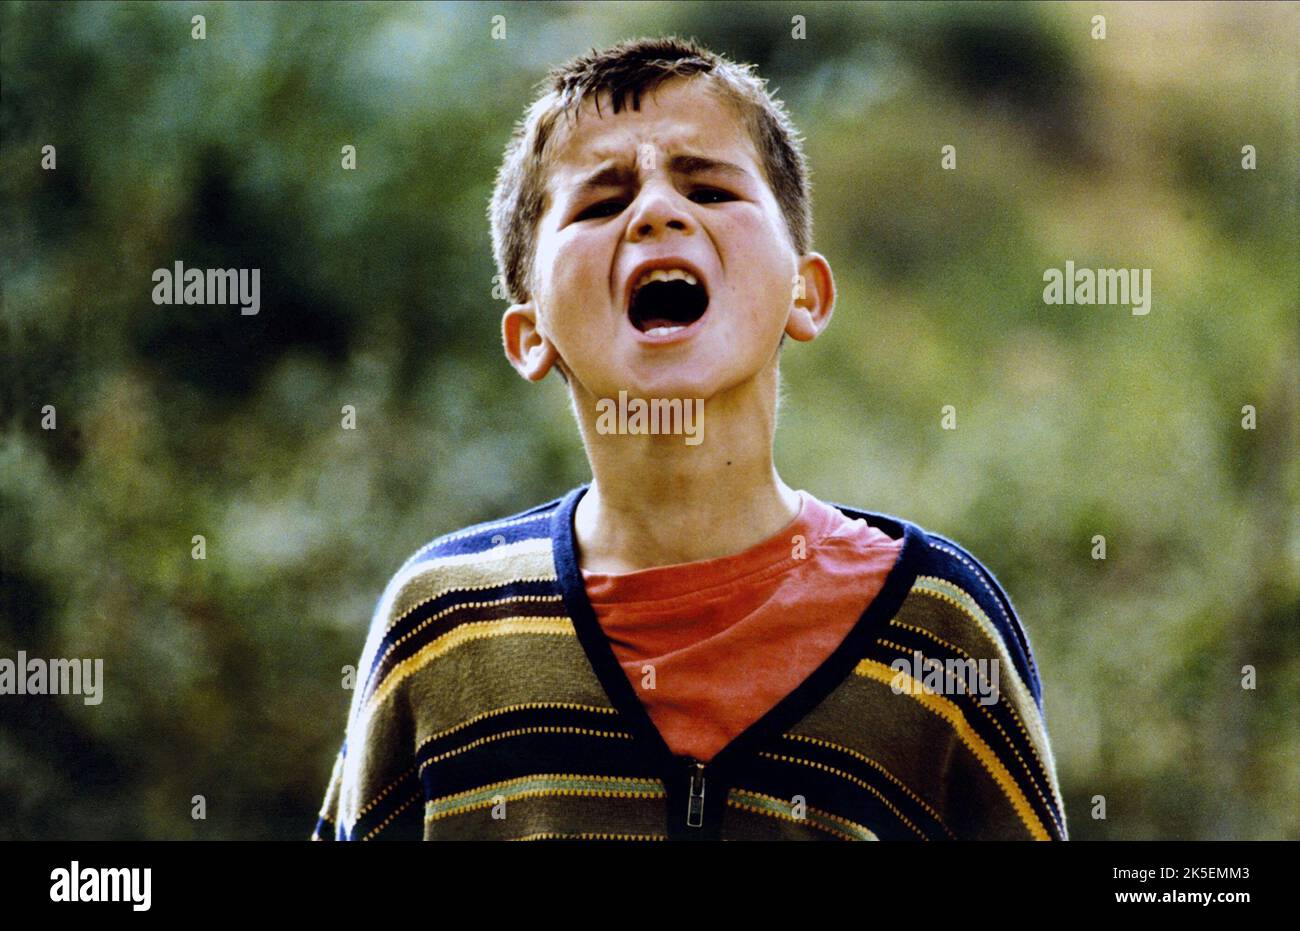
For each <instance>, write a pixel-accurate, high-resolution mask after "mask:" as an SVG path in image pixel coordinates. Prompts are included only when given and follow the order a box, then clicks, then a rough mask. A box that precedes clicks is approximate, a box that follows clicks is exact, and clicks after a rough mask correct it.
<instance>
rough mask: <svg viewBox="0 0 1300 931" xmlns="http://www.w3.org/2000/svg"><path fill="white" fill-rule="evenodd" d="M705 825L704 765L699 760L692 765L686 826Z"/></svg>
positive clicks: (696, 826)
mask: <svg viewBox="0 0 1300 931" xmlns="http://www.w3.org/2000/svg"><path fill="white" fill-rule="evenodd" d="M703 825H704V764H703V763H701V762H699V761H698V760H697V761H695V762H693V763H692V764H691V782H690V801H689V803H688V804H687V807H686V826H687V827H688V828H698V827H702V826H703Z"/></svg>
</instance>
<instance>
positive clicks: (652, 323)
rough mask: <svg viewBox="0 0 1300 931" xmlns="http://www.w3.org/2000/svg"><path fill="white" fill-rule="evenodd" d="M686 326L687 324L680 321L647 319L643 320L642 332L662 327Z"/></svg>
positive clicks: (658, 318) (659, 318)
mask: <svg viewBox="0 0 1300 931" xmlns="http://www.w3.org/2000/svg"><path fill="white" fill-rule="evenodd" d="M685 325H686V324H684V323H682V322H681V321H680V320H669V319H668V318H667V317H646V318H644V319H643V320H641V329H642V331H645V330H653V329H654V328H655V327H661V326H685Z"/></svg>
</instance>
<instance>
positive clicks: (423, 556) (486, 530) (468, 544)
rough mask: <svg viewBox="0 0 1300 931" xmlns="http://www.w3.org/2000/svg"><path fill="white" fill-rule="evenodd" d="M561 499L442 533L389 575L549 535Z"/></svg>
mask: <svg viewBox="0 0 1300 931" xmlns="http://www.w3.org/2000/svg"><path fill="white" fill-rule="evenodd" d="M563 501H564V499H563V498H555V499H553V500H551V501H547V502H545V503H544V504H539V505H536V506H535V507H531V508H528V509H527V510H525V511H519V512H518V513H516V514H511V515H509V516H508V517H501V518H497V519H495V520H488V521H483V522H481V523H477V524H471V525H470V526H468V527H462V528H461V529H459V530H456V531H453V532H451V533H446V534H443V535H442V536H440V537H437V538H435V539H433V540H431V541H430V542H428V543H426V544H424V546H422V547H420V548H419V549H418V550H416V551H415V552H414V553H412V554H411V555H410V556H409V557H407V559H406V561H405V562H403V563H402V566H401V568H400V569H398V571H397V572H396V573H395V574H394V576H393V579H394V580H396V579H397V578H400V577H401V576H402V574H403V573H405V572H407V571H408V570H410V569H411V568H412V567H414V566H419V565H421V564H424V563H430V562H436V561H438V560H440V559H446V558H447V557H457V556H459V557H469V556H473V555H475V554H478V553H483V552H486V551H488V550H491V549H494V548H496V547H499V546H509V545H513V544H516V543H519V542H521V541H525V540H536V539H539V538H542V537H545V538H548V539H549V537H550V523H551V519H552V518H553V517H554V516H555V511H556V509H557V508H558V507H559V506H560V504H561V503H562V502H563Z"/></svg>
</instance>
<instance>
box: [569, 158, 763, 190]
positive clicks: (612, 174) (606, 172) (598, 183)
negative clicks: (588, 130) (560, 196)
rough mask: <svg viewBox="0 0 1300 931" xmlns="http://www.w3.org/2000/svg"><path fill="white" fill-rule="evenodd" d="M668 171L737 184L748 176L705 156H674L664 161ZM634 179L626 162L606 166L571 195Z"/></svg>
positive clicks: (732, 165) (728, 163)
mask: <svg viewBox="0 0 1300 931" xmlns="http://www.w3.org/2000/svg"><path fill="white" fill-rule="evenodd" d="M668 170H669V171H670V172H672V173H673V174H677V175H700V174H708V173H714V174H721V175H727V176H729V177H732V178H735V179H736V180H737V181H739V180H742V179H744V178H748V177H749V172H748V171H746V170H745V169H744V168H741V167H740V166H739V165H735V164H732V163H731V162H724V161H722V160H720V159H716V158H709V157H708V156H706V155H674V156H673V157H672V158H670V159H669V160H668ZM636 178H637V171H636V169H634V168H633V167H632V166H631V165H629V164H627V163H626V162H619V163H618V164H615V165H606V166H605V167H603V168H598V169H597V170H596V171H594V172H593V173H592V174H590V175H588V176H587V177H585V178H583V179H582V180H581V181H579V182H578V183H577V184H576V185H574V187H573V194H574V196H575V197H581V196H582V195H583V194H587V193H589V192H591V191H593V190H595V189H597V188H605V187H623V186H625V185H628V184H631V183H632V182H634V181H636Z"/></svg>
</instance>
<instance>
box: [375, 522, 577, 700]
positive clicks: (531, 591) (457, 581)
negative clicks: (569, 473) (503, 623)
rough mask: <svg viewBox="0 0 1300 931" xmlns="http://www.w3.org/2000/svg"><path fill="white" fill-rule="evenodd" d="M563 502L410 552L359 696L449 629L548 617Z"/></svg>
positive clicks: (382, 601)
mask: <svg viewBox="0 0 1300 931" xmlns="http://www.w3.org/2000/svg"><path fill="white" fill-rule="evenodd" d="M563 500H564V499H563V498H557V499H555V500H552V501H547V502H545V503H543V504H539V505H536V506H534V507H531V508H528V509H527V510H524V511H519V512H517V513H515V514H510V515H508V516H505V517H501V518H497V519H494V520H488V521H483V522H480V523H476V524H472V525H470V526H468V527H463V528H461V529H459V530H456V531H453V532H450V533H446V534H443V535H441V536H439V537H436V538H435V539H433V540H431V541H430V542H428V543H426V544H425V545H423V546H421V547H420V548H419V549H418V550H416V551H415V552H414V553H412V554H411V555H410V556H409V557H407V558H406V560H405V561H404V562H403V563H402V564H401V566H400V567H399V568H398V569H397V571H396V572H395V573H394V574H393V575H392V576H391V577H390V578H389V580H388V583H387V585H386V586H385V587H384V591H383V594H382V595H381V596H380V598H379V601H378V603H377V604H376V605H375V609H374V613H373V615H372V616H371V619H370V625H369V632H368V634H367V637H366V645H365V648H364V650H363V651H362V660H361V663H362V665H361V666H360V667H359V668H360V669H361V670H364V673H365V674H364V676H363V677H362V679H363V682H364V686H363V688H362V689H360V690H358V691H359V692H361V693H366V694H369V693H373V692H375V691H376V689H377V688H378V687H379V685H380V684H381V682H382V681H383V680H384V679H386V678H388V674H389V673H390V672H392V671H393V670H392V667H394V666H395V665H397V664H400V662H401V661H403V660H405V659H409V658H411V657H412V656H413V655H415V653H417V652H418V651H419V650H420V649H421V648H422V647H424V646H426V645H427V644H428V643H429V642H431V641H432V640H433V639H436V638H437V637H438V636H441V635H443V634H446V633H447V632H448V631H449V630H450V628H452V627H454V626H458V625H459V624H462V623H467V622H470V621H472V620H474V619H476V618H481V617H483V616H487V615H490V614H492V613H494V612H495V611H496V610H497V609H498V608H499V609H501V610H505V609H508V608H513V609H523V608H527V610H529V611H533V610H540V611H545V612H550V611H551V604H550V603H551V602H552V601H557V600H558V599H557V596H556V595H555V578H556V577H555V561H554V558H553V556H552V554H551V529H552V521H553V520H554V518H555V516H556V511H557V508H558V507H559V505H560V504H561V503H562V501H563Z"/></svg>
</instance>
